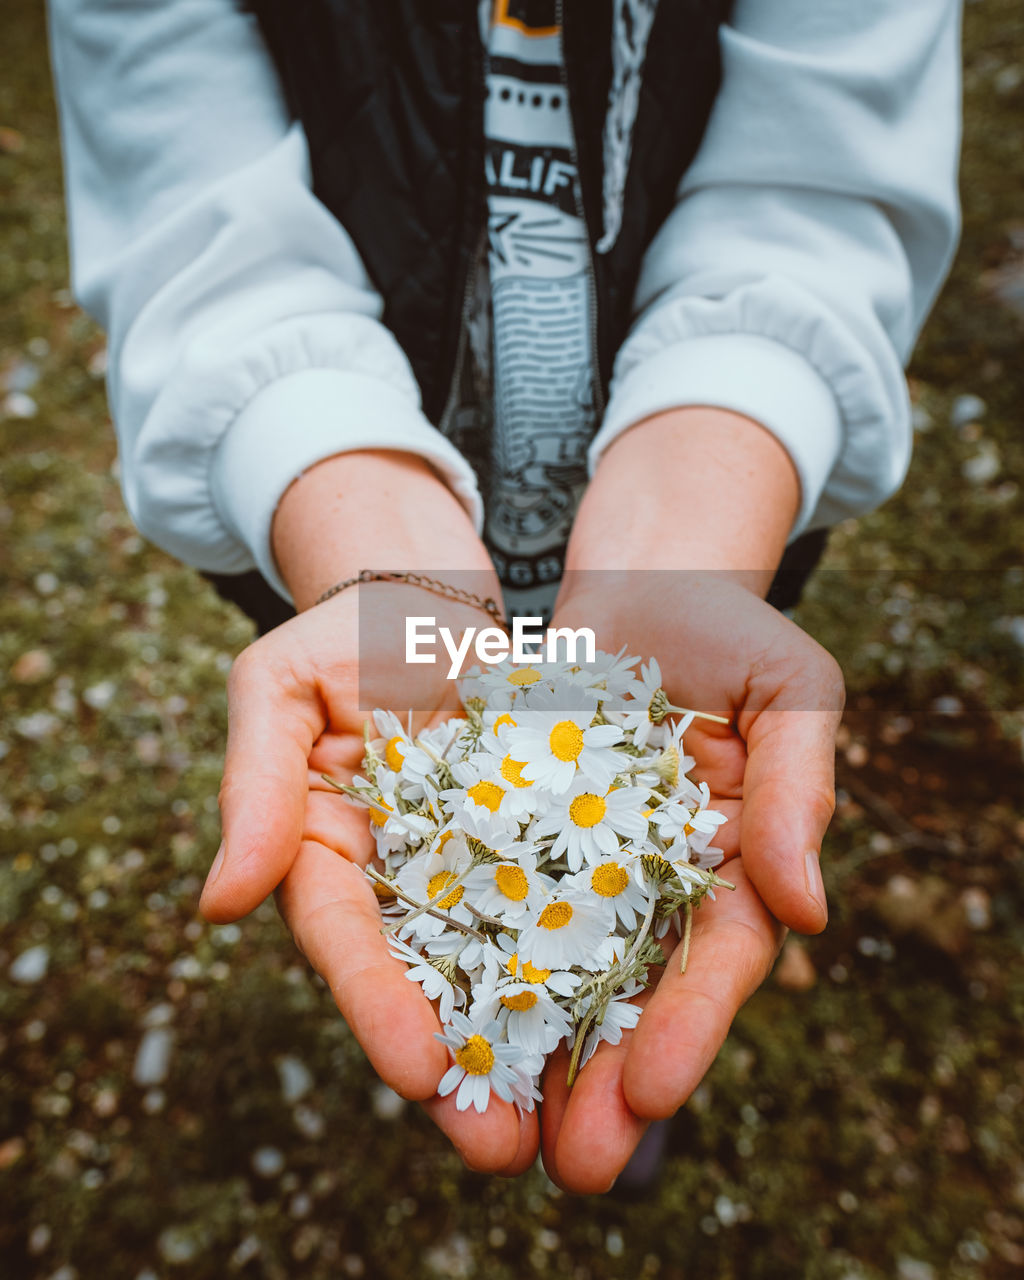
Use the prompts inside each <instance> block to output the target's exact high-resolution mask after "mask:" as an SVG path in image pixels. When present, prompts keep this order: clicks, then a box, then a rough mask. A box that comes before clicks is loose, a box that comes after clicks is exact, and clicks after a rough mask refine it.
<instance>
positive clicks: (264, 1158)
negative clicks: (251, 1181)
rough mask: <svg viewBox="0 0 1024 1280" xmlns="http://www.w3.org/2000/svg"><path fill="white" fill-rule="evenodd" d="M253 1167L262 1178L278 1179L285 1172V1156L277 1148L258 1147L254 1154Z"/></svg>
mask: <svg viewBox="0 0 1024 1280" xmlns="http://www.w3.org/2000/svg"><path fill="white" fill-rule="evenodd" d="M252 1167H253V1172H254V1173H257V1174H258V1175H259V1176H260V1177H261V1178H276V1177H278V1176H279V1175H280V1174H281V1173H282V1172H283V1171H284V1155H283V1154H282V1152H280V1151H279V1150H278V1149H277V1147H257V1149H256V1150H255V1151H254V1152H253V1153H252Z"/></svg>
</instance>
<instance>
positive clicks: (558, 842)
mask: <svg viewBox="0 0 1024 1280" xmlns="http://www.w3.org/2000/svg"><path fill="white" fill-rule="evenodd" d="M649 794H650V793H649V791H648V790H647V788H646V787H615V788H613V789H612V790H604V789H598V790H592V789H590V788H589V787H588V786H587V784H586V783H583V782H580V783H577V784H576V785H575V786H574V787H572V788H571V789H570V790H569V791H568V792H567V793H566V794H565V795H564V796H558V797H556V798H555V799H554V800H552V802H551V808H550V809H548V811H547V813H544V814H541V815H540V816H538V817H537V818H535V819H534V821H533V823H532V825H531V826H530V828H529V835H530V837H531V839H538V840H542V839H544V838H545V837H546V836H552V835H553V836H554V837H555V840H554V842H553V844H552V845H551V853H550V856H551V858H552V859H555V858H560V857H561V856H562V854H563V853H564V854H565V856H566V860H567V861H568V864H569V870H570V871H579V869H580V867H581V866H582V865H583V862H584V861H587V862H590V863H595V862H597V861H598V860H599V859H600V858H601V857H602V856H603V855H605V854H614V853H616V852H617V850H618V848H619V836H623V837H624V838H625V839H626V840H643V839H644V837H645V836H646V835H647V818H646V817H645V816H644V809H645V808H646V805H647V800H648V796H649Z"/></svg>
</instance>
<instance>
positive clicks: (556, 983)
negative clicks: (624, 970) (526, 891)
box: [487, 933, 583, 996]
mask: <svg viewBox="0 0 1024 1280" xmlns="http://www.w3.org/2000/svg"><path fill="white" fill-rule="evenodd" d="M497 943H498V948H499V950H495V949H493V948H492V952H491V954H490V955H489V956H488V957H487V971H488V973H490V970H491V967H492V963H493V961H494V960H495V958H496V959H497V964H498V965H499V966H503V967H504V969H505V972H506V973H509V974H511V976H512V977H513V978H517V979H518V980H519V981H520V982H531V983H534V984H535V985H540V986H544V987H547V989H548V990H549V991H553V992H554V993H555V995H559V996H571V995H572V994H573V993H574V992H575V990H576V988H577V987H578V986H579V985H580V984H581V983H582V981H583V978H582V977H581V976H580V975H579V974H578V973H572V972H571V971H570V970H568V969H542V968H540V967H538V966H537V965H534V964H531V963H530V962H529V960H520V958H519V952H518V951H517V950H516V947H517V946H518V943H517V942H516V940H515V939H514V938H512V937H510V936H509V934H507V933H499V934H498V937H497Z"/></svg>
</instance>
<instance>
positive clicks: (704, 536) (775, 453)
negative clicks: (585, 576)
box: [567, 407, 800, 595]
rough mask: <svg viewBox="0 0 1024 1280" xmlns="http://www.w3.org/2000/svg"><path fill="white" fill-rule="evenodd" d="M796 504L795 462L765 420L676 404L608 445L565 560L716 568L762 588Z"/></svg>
mask: <svg viewBox="0 0 1024 1280" xmlns="http://www.w3.org/2000/svg"><path fill="white" fill-rule="evenodd" d="M799 505H800V482H799V478H798V476H797V472H796V468H795V467H794V465H793V463H792V461H791V459H790V457H789V454H788V453H787V452H786V450H785V449H784V448H783V446H782V445H781V444H780V443H779V442H778V440H777V439H776V438H775V437H774V436H773V435H771V433H769V432H768V431H767V430H766V429H765V428H764V427H762V426H761V425H760V424H759V423H756V422H754V421H753V420H752V419H750V418H746V417H744V416H743V415H742V414H738V413H733V412H731V411H729V410H724V409H715V408H705V407H688V408H682V409H673V410H669V411H667V412H665V413H659V414H655V415H654V416H652V417H650V418H646V419H644V420H643V421H641V422H639V423H637V424H636V425H635V426H633V427H631V428H630V429H629V430H628V431H626V432H624V433H623V434H622V435H621V436H619V437H618V438H617V439H616V440H614V441H613V442H612V444H611V445H610V446H609V447H608V449H607V450H606V451H605V453H604V455H603V456H602V458H601V461H600V463H599V465H598V468H597V471H596V473H595V475H594V478H593V480H592V481H591V484H590V486H589V488H588V490H587V492H586V494H585V495H584V498H583V502H582V503H581V505H580V510H579V514H578V515H577V518H576V522H575V524H574V527H573V532H572V538H571V540H570V544H569V551H568V556H567V568H568V569H569V570H570V571H572V570H579V569H594V568H602V569H621V570H630V569H695V570H705V569H706V570H715V571H717V572H721V573H722V574H724V575H727V576H729V577H731V578H733V579H735V580H736V581H737V582H738V583H740V584H741V585H743V586H745V587H746V588H747V589H749V590H751V591H754V592H757V593H758V594H762V595H763V594H764V593H765V592H766V591H767V589H768V587H769V585H770V583H771V580H772V577H773V576H774V573H775V570H776V569H777V567H778V564H779V561H780V560H781V558H782V553H783V551H784V550H785V547H786V541H787V539H788V537H789V533H790V530H791V529H792V527H793V522H794V520H795V519H796V515H797V512H798V510H799ZM624 532H625V536H623V534H624Z"/></svg>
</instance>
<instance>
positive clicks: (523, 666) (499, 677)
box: [470, 658, 567, 703]
mask: <svg viewBox="0 0 1024 1280" xmlns="http://www.w3.org/2000/svg"><path fill="white" fill-rule="evenodd" d="M566 669H567V668H566V664H565V663H564V662H530V663H522V662H513V661H512V660H511V659H510V658H507V659H506V660H505V661H504V662H496V663H495V664H494V666H492V667H488V669H487V670H486V671H482V672H481V673H480V674H479V675H474V674H473V673H472V672H471V673H470V674H471V675H472V676H473V679H474V681H475V685H476V687H477V689H478V690H479V691H480V696H481V697H484V698H486V699H487V700H488V701H490V699H491V697H493V695H494V694H495V693H502V694H506V695H508V696H510V697H511V698H512V700H513V702H514V703H518V701H519V699H521V698H522V696H523V694H524V693H525V692H526V691H527V690H528V689H532V688H533V687H534V686H535V685H540V684H544V683H545V682H548V683H550V682H551V681H552V680H554V679H556V678H557V677H559V676H561V675H564V673H565V671H566Z"/></svg>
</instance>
